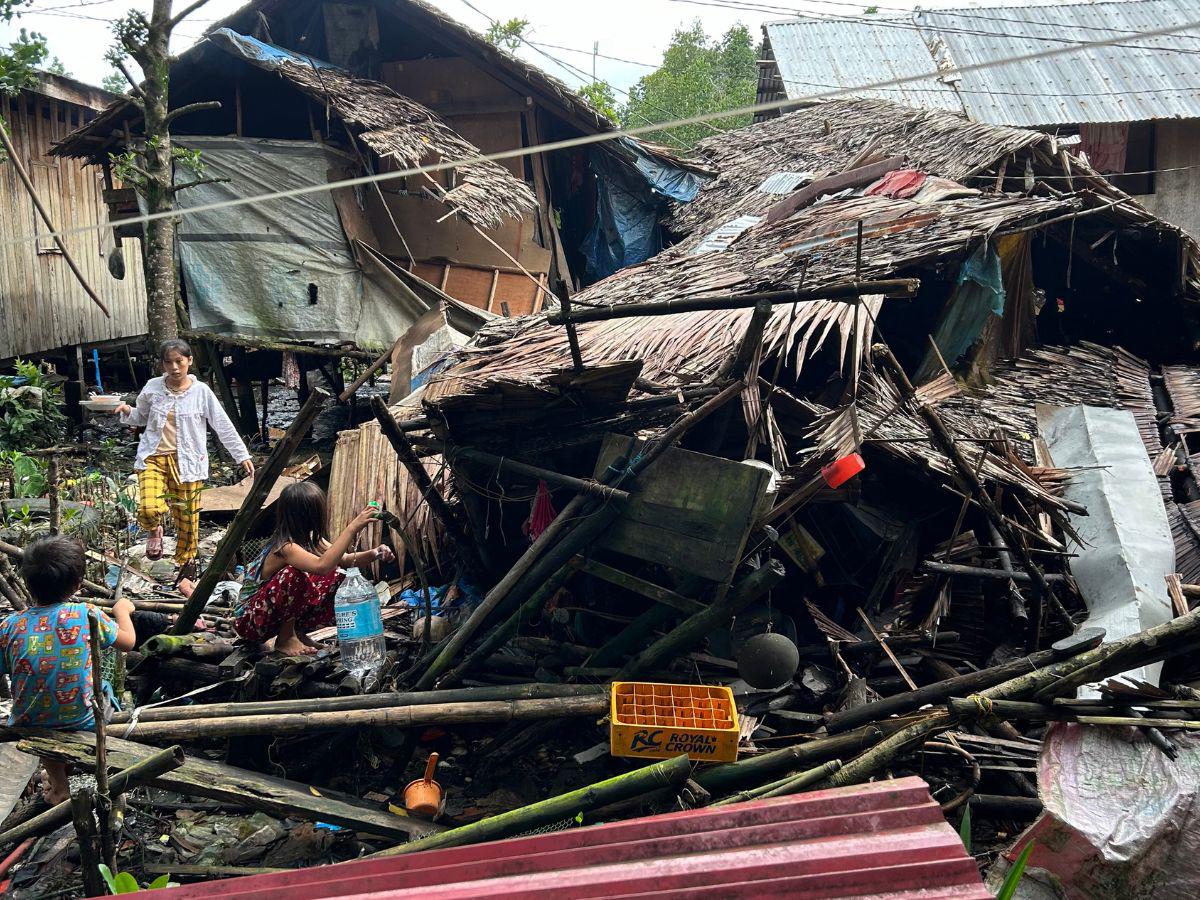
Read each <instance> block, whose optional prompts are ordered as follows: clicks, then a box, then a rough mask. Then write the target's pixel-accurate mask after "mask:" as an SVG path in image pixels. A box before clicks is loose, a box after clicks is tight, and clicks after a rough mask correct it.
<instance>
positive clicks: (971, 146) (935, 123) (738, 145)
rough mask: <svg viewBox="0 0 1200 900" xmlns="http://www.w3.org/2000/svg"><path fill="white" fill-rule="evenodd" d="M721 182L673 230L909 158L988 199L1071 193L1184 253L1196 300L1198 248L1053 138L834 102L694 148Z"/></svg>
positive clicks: (879, 105)
mask: <svg viewBox="0 0 1200 900" xmlns="http://www.w3.org/2000/svg"><path fill="white" fill-rule="evenodd" d="M697 150H698V155H699V158H700V159H701V161H703V162H705V163H707V164H709V165H710V166H711V167H712V168H714V169H716V170H717V172H718V175H717V177H716V178H715V179H713V180H711V181H709V182H708V183H707V184H705V185H704V187H703V188H701V190H700V194H699V195H698V196H697V197H696V199H695V200H694V201H692V202H691V203H688V204H681V205H678V206H676V207H675V209H674V211H673V213H672V215H671V218H670V219H669V222H668V225H669V227H670V228H671V229H672V230H673V231H674V232H675V233H677V234H682V235H695V234H697V233H699V232H702V231H706V230H708V229H709V228H712V227H713V226H714V225H715V224H719V223H720V222H724V221H728V220H729V219H732V218H734V217H736V216H739V215H744V214H755V215H762V214H763V213H765V212H766V210H767V209H769V208H770V207H771V206H772V205H773V204H774V203H776V202H778V201H779V199H780V197H779V196H778V195H773V194H770V193H764V192H762V191H760V190H758V186H759V185H760V184H762V183H763V181H764V180H765V179H767V178H768V177H770V176H772V175H775V174H777V173H781V172H795V173H810V174H812V175H814V176H816V177H818V178H820V177H824V176H827V175H832V174H835V173H838V172H842V171H844V170H845V169H847V168H851V167H853V166H855V165H859V164H862V163H864V162H867V161H871V160H875V159H882V158H885V157H892V156H899V157H903V158H904V159H905V161H906V165H907V166H909V167H912V168H915V169H920V170H921V171H923V172H927V173H929V174H930V175H934V176H939V177H942V178H949V179H952V180H954V181H960V182H963V183H964V184H965V185H966V186H967V187H971V188H979V189H983V190H997V191H998V190H1010V191H1011V190H1020V191H1025V192H1034V193H1038V194H1040V195H1043V196H1061V195H1062V194H1063V193H1074V194H1075V196H1077V197H1078V199H1079V200H1080V202H1081V203H1082V204H1083V205H1084V207H1086V208H1088V209H1103V212H1102V213H1101V217H1102V218H1105V219H1107V220H1108V221H1110V222H1112V223H1113V224H1116V225H1118V226H1122V227H1132V228H1144V229H1150V230H1153V231H1156V232H1158V233H1160V234H1161V235H1163V236H1164V237H1167V238H1168V239H1169V240H1174V241H1177V242H1178V243H1179V246H1180V251H1181V252H1180V254H1179V255H1180V257H1181V259H1182V260H1183V261H1184V263H1183V268H1184V271H1183V273H1182V282H1183V285H1184V287H1183V289H1182V290H1180V293H1188V294H1191V295H1193V296H1200V245H1198V244H1197V242H1196V240H1195V239H1194V238H1193V237H1192V236H1191V235H1189V234H1187V233H1186V232H1184V231H1183V230H1181V229H1179V228H1177V227H1175V226H1173V225H1170V224H1169V223H1167V222H1165V221H1163V220H1162V219H1159V218H1157V217H1156V216H1154V215H1153V214H1152V213H1150V212H1149V211H1148V210H1146V209H1145V208H1144V207H1143V206H1142V205H1141V204H1140V203H1139V202H1138V201H1137V200H1136V199H1134V198H1133V197H1130V196H1129V195H1128V194H1126V193H1124V192H1123V191H1121V190H1120V189H1119V188H1117V187H1114V186H1113V185H1112V183H1111V182H1110V181H1109V180H1108V179H1106V178H1105V177H1103V176H1102V175H1100V174H1099V173H1098V172H1096V171H1095V170H1094V169H1092V168H1091V167H1090V166H1089V165H1087V164H1086V163H1084V162H1083V161H1082V160H1080V159H1079V158H1078V157H1075V156H1072V155H1070V154H1069V153H1067V152H1065V150H1064V149H1063V148H1062V147H1060V146H1059V144H1058V141H1057V139H1056V138H1055V137H1054V136H1053V135H1050V134H1045V133H1043V132H1040V131H1032V130H1029V129H1024V128H1010V127H1007V126H1003V125H987V124H983V123H980V122H972V121H970V120H968V119H965V118H963V117H962V116H959V115H955V114H954V113H949V112H942V111H938V110H928V109H926V110H920V109H913V108H912V107H909V106H902V105H900V104H898V103H892V102H890V101H887V100H833V101H829V102H826V103H819V104H814V105H813V106H809V107H807V108H805V109H802V110H798V111H796V112H793V113H789V114H787V115H784V116H779V117H778V118H774V119H769V120H766V121H764V122H759V123H756V124H754V125H751V126H749V127H747V128H742V129H738V130H737V131H729V132H725V133H723V134H719V135H714V136H713V137H711V138H707V139H706V140H704V141H701V142H700V144H699V145H698V147H697Z"/></svg>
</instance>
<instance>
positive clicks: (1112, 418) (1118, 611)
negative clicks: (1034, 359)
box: [1037, 405, 1175, 696]
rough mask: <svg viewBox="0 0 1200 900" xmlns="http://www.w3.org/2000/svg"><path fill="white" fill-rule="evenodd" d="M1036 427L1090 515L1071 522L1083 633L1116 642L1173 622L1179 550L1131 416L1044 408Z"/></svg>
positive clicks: (1070, 495) (1142, 675)
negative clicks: (1170, 584) (1172, 583)
mask: <svg viewBox="0 0 1200 900" xmlns="http://www.w3.org/2000/svg"><path fill="white" fill-rule="evenodd" d="M1037 422H1038V431H1039V433H1040V434H1041V436H1042V438H1043V439H1044V440H1045V442H1046V446H1047V447H1048V448H1049V450H1050V457H1051V459H1052V460H1053V463H1054V465H1055V466H1058V467H1059V468H1063V469H1068V470H1070V472H1071V480H1070V482H1069V483H1068V484H1067V488H1066V491H1065V494H1066V497H1067V499H1068V500H1074V501H1075V502H1077V503H1082V504H1083V505H1084V506H1085V507H1087V511H1088V514H1087V515H1086V516H1074V515H1073V516H1071V517H1070V522H1071V526H1072V527H1073V528H1074V529H1075V530H1076V532H1077V533H1078V534H1079V538H1080V540H1082V541H1083V546H1080V547H1072V548H1071V549H1072V550H1074V551H1075V552H1076V553H1077V554H1078V555H1077V556H1075V557H1074V558H1073V559H1072V560H1071V574H1072V575H1073V576H1074V577H1075V581H1076V583H1077V584H1078V585H1079V591H1080V593H1081V594H1082V595H1083V599H1084V602H1085V603H1086V604H1087V608H1088V619H1087V621H1086V622H1085V623H1084V627H1088V626H1096V627H1099V628H1103V629H1104V630H1105V633H1106V637H1105V640H1106V641H1115V640H1117V639H1119V638H1123V637H1127V636H1129V635H1131V634H1136V633H1137V632H1139V631H1144V630H1145V629H1147V628H1151V627H1153V626H1155V625H1161V624H1162V623H1164V622H1167V621H1170V619H1172V618H1173V617H1174V613H1173V612H1172V609H1171V600H1170V597H1169V596H1168V594H1167V585H1166V580H1165V578H1166V576H1167V575H1169V574H1171V573H1172V572H1174V571H1175V545H1174V542H1173V541H1172V539H1171V528H1170V525H1169V524H1168V522H1167V513H1166V509H1165V508H1164V507H1163V502H1162V493H1161V492H1160V491H1159V488H1158V479H1157V478H1155V476H1154V470H1153V468H1152V467H1151V464H1150V457H1149V456H1148V455H1147V454H1146V445H1145V444H1144V443H1143V442H1142V438H1141V435H1140V434H1139V433H1138V429H1137V423H1136V422H1135V421H1134V418H1133V414H1132V413H1131V412H1129V411H1128V410H1124V409H1104V408H1100V407H1095V406H1068V407H1060V406H1046V405H1039V406H1038V407H1037ZM1161 669H1162V663H1155V664H1154V665H1150V666H1142V667H1140V668H1137V669H1134V670H1131V671H1130V672H1128V673H1127V674H1128V675H1129V676H1130V677H1132V678H1136V679H1138V680H1141V681H1149V682H1151V683H1152V684H1158V674H1159V672H1160V671H1161ZM1093 696H1096V695H1095V694H1093Z"/></svg>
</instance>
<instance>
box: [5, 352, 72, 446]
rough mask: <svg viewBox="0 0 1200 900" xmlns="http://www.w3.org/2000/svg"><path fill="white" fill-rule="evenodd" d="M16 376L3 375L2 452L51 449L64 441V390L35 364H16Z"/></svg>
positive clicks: (22, 362)
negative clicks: (50, 447)
mask: <svg viewBox="0 0 1200 900" xmlns="http://www.w3.org/2000/svg"><path fill="white" fill-rule="evenodd" d="M15 368H16V370H17V373H16V375H0V451H4V450H10V451H11V450H17V451H21V450H32V449H34V448H39V447H49V446H53V445H54V444H56V443H58V442H59V441H61V440H62V436H63V433H64V431H65V429H66V422H67V417H66V416H65V415H64V414H63V411H62V406H63V397H62V386H61V385H59V384H54V383H52V382H51V381H50V378H49V375H48V374H47V373H46V372H44V371H43V370H42V369H41V367H39V366H38V365H37V364H36V363H31V362H25V361H24V360H17V362H16V364H15Z"/></svg>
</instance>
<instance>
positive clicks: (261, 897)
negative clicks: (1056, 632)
mask: <svg viewBox="0 0 1200 900" xmlns="http://www.w3.org/2000/svg"><path fill="white" fill-rule="evenodd" d="M170 891H171V893H170V900H188V898H192V897H196V898H199V897H203V898H212V897H238V898H240V900H250V898H253V900H267V898H279V897H286V898H288V900H317V898H324V897H370V898H379V900H383V898H389V900H390V898H405V897H413V898H416V897H420V898H422V900H451V898H462V900H466V898H478V897H488V898H493V897H496V898H498V897H503V898H517V897H521V898H526V897H528V898H547V900H549V898H562V897H623V898H634V897H643V898H650V897H653V898H701V897H703V898H705V900H715V898H718V897H719V898H725V897H804V898H820V897H829V898H833V897H858V898H876V897H879V898H881V897H893V898H913V900H916V898H921V900H937V898H943V897H944V898H952V897H953V898H956V900H975V898H978V900H986V898H990V897H991V894H990V893H988V891H986V890H985V889H984V887H983V884H982V882H981V881H980V878H979V872H978V870H977V869H976V867H975V863H974V860H972V859H971V857H970V856H968V855H967V853H966V851H965V850H964V849H963V845H962V842H961V841H960V840H959V838H958V835H957V834H955V832H954V830H953V829H952V828H951V827H950V826H949V825H948V824H947V822H946V820H945V818H944V817H943V816H942V813H941V811H940V810H939V809H938V806H937V804H936V803H934V802H933V800H932V798H931V797H930V796H929V789H928V787H927V786H926V784H925V782H923V781H922V780H921V779H919V778H902V779H899V780H896V781H884V782H879V783H876V784H868V785H861V786H856V787H849V788H837V789H834V790H827V791H814V792H812V793H808V794H799V795H796V796H793V797H779V798H776V799H773V800H763V801H757V802H752V803H740V804H735V805H732V806H724V807H718V808H716V809H697V810H690V811H687V812H678V813H669V814H667V815H662V816H650V817H647V818H644V819H632V820H630V821H627V822H614V823H612V824H609V825H597V826H594V827H591V828H575V829H569V830H567V831H560V832H557V833H554V834H544V835H538V836H535V837H525V838H511V839H509V840H506V841H494V842H492V843H488V844H479V845H475V846H470V847H456V848H452V849H447V850H431V851H426V852H424V853H414V854H412V855H411V856H396V857H387V858H379V859H366V860H360V861H357V862H348V863H341V864H339V865H335V866H323V867H318V868H311V869H297V870H295V871H292V872H283V873H277V874H273V875H259V876H254V877H250V878H235V879H230V880H227V881H211V882H206V883H203V884H195V885H186V886H183V887H177V888H172V889H170Z"/></svg>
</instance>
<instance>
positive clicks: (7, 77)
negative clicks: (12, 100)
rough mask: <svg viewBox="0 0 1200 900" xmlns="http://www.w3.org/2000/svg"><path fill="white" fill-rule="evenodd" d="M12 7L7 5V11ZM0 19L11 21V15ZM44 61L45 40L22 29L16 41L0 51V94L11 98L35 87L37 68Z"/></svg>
mask: <svg viewBox="0 0 1200 900" xmlns="http://www.w3.org/2000/svg"><path fill="white" fill-rule="evenodd" d="M12 6H13V4H9V9H11V8H12ZM2 8H3V7H2V6H0V9H2ZM0 18H4V19H11V18H12V13H11V12H10V13H9V14H8V15H7V16H5V15H3V14H0ZM45 61H46V39H45V38H44V37H42V36H41V35H40V34H38V33H37V32H34V33H33V34H30V33H29V32H27V31H26V30H25V29H24V28H22V29H21V33H20V35H19V36H18V37H17V39H16V40H15V41H13V42H12V43H11V44H9V45H8V46H7V47H5V48H3V49H2V50H0V93H2V94H4V95H6V96H9V97H11V96H13V95H14V94H18V93H20V92H21V91H23V90H25V89H26V88H30V87H33V86H34V85H36V84H37V70H38V66H40V65H41V64H42V63H44V62H45Z"/></svg>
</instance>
